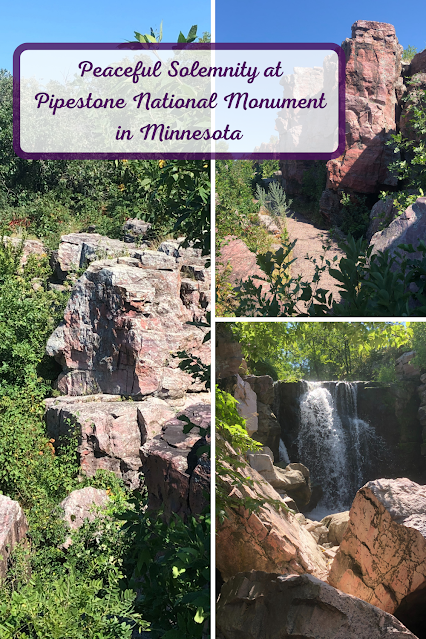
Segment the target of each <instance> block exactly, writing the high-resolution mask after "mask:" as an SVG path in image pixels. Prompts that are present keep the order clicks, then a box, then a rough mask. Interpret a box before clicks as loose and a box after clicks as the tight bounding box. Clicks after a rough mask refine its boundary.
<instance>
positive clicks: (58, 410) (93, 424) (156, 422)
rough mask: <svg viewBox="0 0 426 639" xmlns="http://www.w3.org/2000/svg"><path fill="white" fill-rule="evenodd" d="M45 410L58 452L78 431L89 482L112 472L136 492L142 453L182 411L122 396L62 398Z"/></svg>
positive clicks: (151, 400)
mask: <svg viewBox="0 0 426 639" xmlns="http://www.w3.org/2000/svg"><path fill="white" fill-rule="evenodd" d="M45 404H46V414H45V420H46V425H47V431H48V433H49V435H50V437H52V438H53V439H54V440H55V442H54V445H55V446H57V445H60V443H61V438H62V437H64V436H66V435H68V434H69V433H70V432H71V431H72V430H73V429H74V428H77V433H78V437H79V445H78V449H77V451H78V454H79V457H80V467H81V470H82V471H83V472H84V473H85V474H86V475H88V476H92V475H94V474H95V473H96V471H97V470H98V469H104V470H110V471H112V472H114V473H115V474H116V475H117V476H118V477H121V478H122V479H123V480H124V482H125V483H126V484H127V485H128V486H129V487H130V488H132V489H135V488H138V487H139V484H140V478H139V475H140V471H141V467H142V465H141V460H140V456H139V450H140V447H141V446H142V445H143V444H144V443H145V442H146V441H147V440H149V439H152V438H153V437H155V436H156V435H158V434H159V433H161V428H162V426H163V424H165V423H166V422H167V421H169V420H170V419H173V418H174V417H175V415H176V411H177V410H178V409H174V408H173V407H172V406H170V405H169V404H167V402H166V401H165V400H162V399H160V398H158V397H148V398H147V399H145V400H144V401H140V402H132V401H121V397H119V396H117V395H92V396H85V397H69V396H65V397H57V398H50V399H47V400H46V401H45Z"/></svg>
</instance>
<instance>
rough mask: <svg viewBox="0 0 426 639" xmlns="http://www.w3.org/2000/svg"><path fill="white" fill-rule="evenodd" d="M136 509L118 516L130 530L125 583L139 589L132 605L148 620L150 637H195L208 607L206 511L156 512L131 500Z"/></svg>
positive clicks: (208, 554)
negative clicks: (185, 518)
mask: <svg viewBox="0 0 426 639" xmlns="http://www.w3.org/2000/svg"><path fill="white" fill-rule="evenodd" d="M134 503H135V505H136V511H133V510H130V511H128V512H125V513H124V514H123V515H121V519H123V520H125V521H126V522H127V523H126V524H125V530H126V531H127V532H128V533H129V534H130V535H131V542H130V544H129V548H128V554H127V564H125V565H127V570H128V572H129V581H128V584H129V585H130V587H131V588H133V589H134V590H137V591H138V592H139V595H138V598H137V600H136V610H137V611H138V612H140V613H141V615H142V617H143V618H144V619H146V620H147V621H149V622H150V623H151V626H150V632H151V636H152V638H153V639H156V638H157V637H162V638H163V639H196V638H197V637H201V636H202V634H203V627H204V624H205V620H206V619H208V617H209V610H210V587H209V586H210V568H209V566H210V561H209V559H210V516H209V515H206V514H203V515H200V516H199V517H198V518H197V519H195V518H194V517H189V518H188V521H187V522H183V521H182V519H180V517H178V516H177V515H173V516H172V518H171V520H170V521H168V522H165V521H164V520H163V518H162V516H161V513H153V512H151V511H148V510H146V508H145V506H144V504H140V502H134Z"/></svg>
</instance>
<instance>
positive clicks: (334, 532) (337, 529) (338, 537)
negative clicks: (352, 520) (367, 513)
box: [321, 510, 349, 546]
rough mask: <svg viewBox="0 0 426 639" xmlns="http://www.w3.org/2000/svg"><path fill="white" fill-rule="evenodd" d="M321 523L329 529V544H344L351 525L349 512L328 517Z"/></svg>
mask: <svg viewBox="0 0 426 639" xmlns="http://www.w3.org/2000/svg"><path fill="white" fill-rule="evenodd" d="M321 523H322V524H323V525H324V526H325V527H326V528H327V529H328V542H329V543H330V544H331V545H332V546H339V545H340V544H341V542H342V539H343V537H344V534H345V532H346V528H347V527H348V523H349V510H345V511H344V512H343V513H335V514H333V515H327V516H326V517H324V519H321Z"/></svg>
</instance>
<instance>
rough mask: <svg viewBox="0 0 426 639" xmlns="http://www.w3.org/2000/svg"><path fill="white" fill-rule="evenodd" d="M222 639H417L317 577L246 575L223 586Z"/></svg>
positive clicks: (392, 619)
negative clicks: (287, 638) (390, 638)
mask: <svg viewBox="0 0 426 639" xmlns="http://www.w3.org/2000/svg"><path fill="white" fill-rule="evenodd" d="M216 624H217V630H218V633H217V635H216V636H217V639H242V638H243V637H244V639H286V637H289V639H290V638H291V637H292V638H293V639H387V638H388V637H390V636H392V638H394V639H409V638H410V637H411V639H416V638H415V635H413V634H412V633H411V632H410V631H409V630H407V628H406V627H405V626H403V625H402V623H401V622H399V621H398V620H397V619H395V617H392V615H389V614H386V613H385V612H383V611H382V610H379V609H378V608H376V607H374V606H371V605H370V604H368V603H366V602H365V601H361V600H360V599H356V598H355V597H351V596H349V595H346V594H344V593H343V592H340V591H339V590H336V589H335V588H332V587H331V586H329V585H328V584H326V583H324V582H323V581H320V580H319V579H317V578H315V577H313V576H312V575H280V574H274V573H272V574H271V573H266V572H262V571H259V570H257V571H252V572H243V573H240V574H238V575H236V576H235V577H233V578H232V579H230V580H229V581H228V582H227V583H226V584H225V585H224V586H223V588H222V591H221V594H220V598H219V602H218V606H217V616H216Z"/></svg>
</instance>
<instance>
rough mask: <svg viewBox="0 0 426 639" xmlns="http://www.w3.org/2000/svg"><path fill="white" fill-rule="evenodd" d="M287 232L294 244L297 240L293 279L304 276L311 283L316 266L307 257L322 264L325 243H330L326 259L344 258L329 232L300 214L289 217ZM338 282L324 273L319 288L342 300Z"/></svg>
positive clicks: (292, 269) (292, 270)
mask: <svg viewBox="0 0 426 639" xmlns="http://www.w3.org/2000/svg"><path fill="white" fill-rule="evenodd" d="M286 226H287V231H288V234H289V236H290V240H291V241H292V242H293V241H294V240H297V242H296V246H295V247H294V249H293V258H295V259H296V261H295V262H294V263H293V265H292V267H291V274H292V276H293V277H297V276H298V275H302V279H303V280H304V281H307V282H311V281H312V278H313V276H314V273H315V265H314V264H312V262H310V261H309V260H307V259H306V255H309V256H310V257H314V258H316V259H317V262H318V264H320V263H321V256H322V255H323V254H324V249H323V248H322V247H323V245H324V244H325V242H326V241H327V240H328V241H329V242H330V248H329V250H328V251H327V254H326V259H328V260H330V261H331V260H332V259H333V257H334V256H335V255H337V257H338V259H340V258H341V257H343V255H344V253H343V252H342V251H341V250H340V249H339V248H338V245H337V242H336V240H335V239H332V238H331V236H330V232H329V231H324V230H321V229H317V228H316V227H315V226H314V225H313V224H312V223H311V222H309V221H308V220H307V219H306V218H305V217H303V215H301V214H300V213H294V212H293V217H291V218H290V217H289V218H287V220H286ZM336 285H337V282H336V280H335V279H334V278H333V277H331V275H329V274H328V272H325V273H323V275H322V277H321V280H320V283H319V286H320V288H326V289H328V290H329V291H332V292H333V299H335V300H338V299H340V296H339V292H338V291H339V289H338V288H337V286H336Z"/></svg>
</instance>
